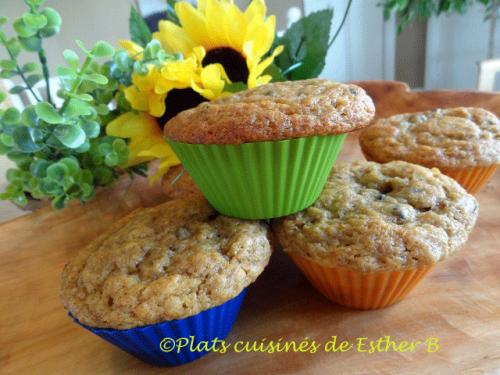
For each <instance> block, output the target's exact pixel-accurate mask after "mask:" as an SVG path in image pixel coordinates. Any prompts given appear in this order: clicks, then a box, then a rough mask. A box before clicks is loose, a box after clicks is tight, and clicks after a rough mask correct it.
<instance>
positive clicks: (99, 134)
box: [0, 0, 143, 209]
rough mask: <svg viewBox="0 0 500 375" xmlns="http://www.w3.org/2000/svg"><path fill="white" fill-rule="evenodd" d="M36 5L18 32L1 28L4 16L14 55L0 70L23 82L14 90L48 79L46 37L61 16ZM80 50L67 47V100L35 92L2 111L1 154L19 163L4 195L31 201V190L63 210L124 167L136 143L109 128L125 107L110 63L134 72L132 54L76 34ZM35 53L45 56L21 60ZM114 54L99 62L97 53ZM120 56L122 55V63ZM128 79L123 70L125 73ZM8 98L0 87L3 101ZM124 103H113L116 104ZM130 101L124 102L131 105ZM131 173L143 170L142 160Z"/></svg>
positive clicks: (63, 86) (1, 37)
mask: <svg viewBox="0 0 500 375" xmlns="http://www.w3.org/2000/svg"><path fill="white" fill-rule="evenodd" d="M25 3H26V5H27V6H28V8H29V10H28V11H27V12H26V13H24V14H23V15H22V16H21V17H18V18H16V19H15V20H14V22H13V28H14V31H15V32H16V35H15V36H14V37H10V38H9V37H7V35H6V34H5V32H4V31H3V30H2V29H1V26H2V25H5V24H6V18H5V17H1V18H0V45H2V46H3V47H4V49H5V51H6V52H7V58H4V59H2V60H0V77H2V78H14V79H17V80H19V81H20V82H22V83H20V84H18V85H16V86H14V87H13V88H12V89H11V90H10V93H11V94H20V93H22V92H23V91H25V90H31V91H32V88H33V86H34V85H35V84H36V83H37V82H38V81H40V80H41V79H46V78H48V66H47V61H46V58H45V51H44V50H43V40H44V39H46V38H48V37H50V36H52V35H54V34H56V33H57V32H58V31H59V28H60V25H61V17H60V16H59V14H58V13H57V11H55V10H54V9H52V8H44V9H41V8H40V7H41V5H42V4H43V1H41V0H25ZM77 45H78V46H79V48H80V50H81V53H80V55H81V56H82V58H80V56H79V53H77V52H76V51H73V50H70V49H67V50H65V51H64V53H63V55H64V59H65V61H66V63H67V65H66V66H61V67H58V68H57V70H56V72H57V75H58V78H59V80H60V89H59V90H58V92H57V94H58V96H59V97H60V98H62V99H63V104H62V105H61V106H55V105H54V104H53V102H52V100H51V93H50V90H47V95H46V100H42V99H41V98H39V97H38V96H37V95H35V93H34V92H33V91H32V92H33V95H34V97H35V99H36V100H37V101H38V103H36V104H34V105H30V106H28V107H26V108H24V109H23V110H22V111H21V112H20V111H18V110H17V109H15V108H7V109H5V110H0V154H2V155H6V156H7V157H8V158H9V159H10V160H12V161H13V162H14V163H15V164H16V168H12V169H10V170H9V171H8V172H7V181H8V185H7V187H6V189H5V191H3V192H2V193H0V199H9V200H12V201H14V202H16V203H17V204H20V205H23V204H26V203H27V201H28V198H29V197H32V198H35V199H50V200H51V201H52V206H53V207H54V208H56V209H60V208H63V207H65V206H66V204H67V203H68V202H69V201H71V200H79V201H81V202H87V201H88V200H90V199H91V198H92V197H93V196H94V194H95V188H96V187H98V186H105V185H108V184H110V183H112V182H113V181H114V180H115V179H116V178H117V176H118V174H119V171H120V170H121V169H123V170H126V169H125V166H126V164H127V161H128V157H129V149H128V146H127V144H126V142H125V141H124V140H123V139H118V138H114V137H109V136H106V135H105V132H104V128H105V126H106V125H107V123H108V122H109V121H111V120H112V119H113V118H115V117H116V116H118V115H119V114H120V113H122V112H123V111H125V110H129V107H128V104H125V101H124V100H123V98H122V96H123V94H122V93H121V91H120V90H118V88H119V85H120V84H122V83H123V82H120V81H119V80H118V79H116V78H115V76H116V74H114V73H113V71H112V69H111V67H112V66H114V65H115V66H116V67H115V70H117V69H118V67H119V66H121V67H124V69H123V72H122V75H123V76H125V75H128V77H129V78H128V79H130V74H131V71H132V69H133V61H130V60H129V59H128V58H125V57H124V55H123V51H117V52H116V53H115V51H114V49H113V47H112V46H111V45H110V44H108V43H106V42H103V41H98V42H97V43H95V44H94V46H92V48H90V49H88V48H87V47H86V46H85V45H84V44H83V43H82V42H80V41H77ZM23 50H24V51H26V52H35V53H36V54H37V55H38V59H39V63H36V62H28V63H26V64H24V65H22V66H21V65H20V64H19V62H18V56H19V55H20V53H21V52H22V51H23ZM101 58H110V59H111V61H108V62H105V63H99V62H98V59H101ZM115 62H119V63H120V64H117V63H115ZM122 78H123V77H122ZM4 98H5V94H4V93H0V101H1V100H3V99H4ZM115 100H116V102H117V103H118V106H117V107H116V109H113V110H110V106H111V103H112V102H113V101H115ZM124 104H125V105H124ZM128 171H129V173H141V174H142V173H143V169H142V170H141V169H140V168H139V167H137V166H136V167H134V168H133V169H132V168H131V169H130V170H128Z"/></svg>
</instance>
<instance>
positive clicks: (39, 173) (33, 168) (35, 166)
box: [30, 159, 50, 178]
mask: <svg viewBox="0 0 500 375" xmlns="http://www.w3.org/2000/svg"><path fill="white" fill-rule="evenodd" d="M49 165H50V163H49V162H48V161H47V160H43V159H38V160H35V161H34V162H33V163H31V165H30V172H31V174H32V175H33V177H36V178H44V177H45V176H46V175H47V168H48V167H49Z"/></svg>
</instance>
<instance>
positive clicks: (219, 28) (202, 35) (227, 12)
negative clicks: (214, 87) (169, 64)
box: [153, 0, 283, 88]
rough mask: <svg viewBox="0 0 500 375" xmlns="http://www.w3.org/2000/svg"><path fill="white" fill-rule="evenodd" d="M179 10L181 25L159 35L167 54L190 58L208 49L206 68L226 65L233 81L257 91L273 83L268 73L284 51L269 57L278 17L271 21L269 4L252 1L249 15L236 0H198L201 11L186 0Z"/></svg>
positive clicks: (167, 25) (164, 25)
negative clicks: (267, 11) (258, 88)
mask: <svg viewBox="0 0 500 375" xmlns="http://www.w3.org/2000/svg"><path fill="white" fill-rule="evenodd" d="M175 12H176V14H177V17H178V18H179V22H180V25H177V24H175V23H173V22H171V21H166V20H164V21H160V22H159V24H158V28H159V31H158V32H156V33H154V34H153V37H154V38H156V39H158V40H159V41H160V42H161V44H162V47H163V48H164V49H165V50H166V51H167V52H171V53H178V52H181V53H182V54H183V55H184V56H189V55H191V54H192V53H193V50H194V49H195V48H199V47H202V48H203V49H204V51H205V52H206V53H204V57H203V60H202V66H208V65H210V64H214V63H219V64H221V65H222V66H223V67H224V70H225V72H226V74H227V76H228V77H229V79H230V80H231V81H232V82H244V83H246V84H247V86H248V87H249V88H252V87H255V86H258V85H261V84H265V83H268V82H269V81H270V80H271V76H269V75H263V73H264V71H265V69H266V68H267V67H268V66H269V65H271V63H272V62H273V60H274V57H275V56H276V55H278V54H279V53H281V52H282V51H283V47H282V46H279V47H277V48H276V49H275V50H274V51H273V52H272V53H270V54H269V50H270V49H271V46H272V44H273V40H274V36H275V26H276V25H275V24H276V19H275V17H274V16H270V17H267V18H266V4H265V2H264V0H252V2H251V3H250V4H249V6H248V7H247V9H246V10H245V11H242V10H240V9H239V8H238V7H237V6H236V5H235V4H234V3H233V1H232V0H198V5H197V8H195V7H193V6H192V5H191V4H190V3H189V2H186V1H180V2H177V3H176V4H175ZM268 54H269V56H267V57H265V56H266V55H268Z"/></svg>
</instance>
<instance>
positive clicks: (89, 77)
mask: <svg viewBox="0 0 500 375" xmlns="http://www.w3.org/2000/svg"><path fill="white" fill-rule="evenodd" d="M83 79H84V80H86V81H90V82H94V83H97V84H98V85H105V84H107V83H108V79H107V78H106V76H103V75H102V74H99V73H90V74H85V75H84V76H83Z"/></svg>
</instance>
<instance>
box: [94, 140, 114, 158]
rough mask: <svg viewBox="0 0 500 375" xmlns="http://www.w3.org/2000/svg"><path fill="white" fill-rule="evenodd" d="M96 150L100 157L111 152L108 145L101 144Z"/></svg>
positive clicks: (111, 149) (111, 148) (111, 147)
mask: <svg viewBox="0 0 500 375" xmlns="http://www.w3.org/2000/svg"><path fill="white" fill-rule="evenodd" d="M97 149H98V152H99V154H100V155H102V156H106V155H107V154H109V153H110V152H112V151H113V146H111V145H110V144H109V143H102V144H100V145H99V147H98V148H97Z"/></svg>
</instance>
